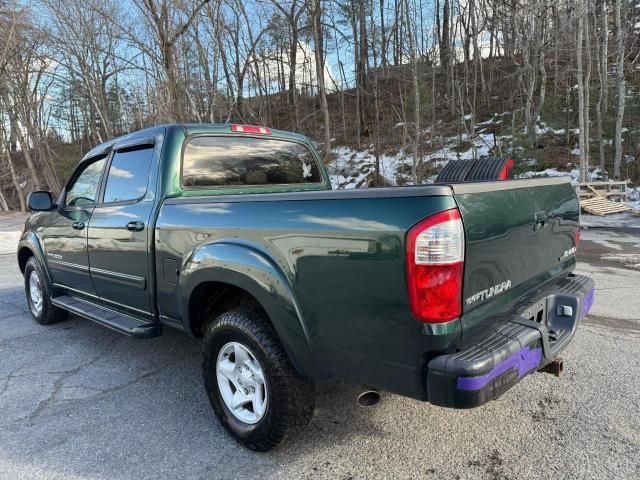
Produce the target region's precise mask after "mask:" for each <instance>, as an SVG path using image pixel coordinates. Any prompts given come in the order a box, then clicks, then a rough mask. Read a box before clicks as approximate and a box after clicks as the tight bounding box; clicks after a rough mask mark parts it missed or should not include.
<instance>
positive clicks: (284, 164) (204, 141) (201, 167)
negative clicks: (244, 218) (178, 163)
mask: <svg viewBox="0 0 640 480" xmlns="http://www.w3.org/2000/svg"><path fill="white" fill-rule="evenodd" d="M322 183H323V178H322V173H321V171H320V168H319V167H318V164H317V162H316V159H315V158H314V156H313V154H312V153H311V151H310V150H309V149H308V148H307V147H306V146H304V145H303V144H300V143H296V142H291V141H287V140H279V139H273V138H256V137H245V136H242V137H241V136H237V137H231V136H229V137H227V136H204V135H203V136H196V137H192V138H190V139H188V140H187V143H186V144H185V147H184V153H183V160H182V186H183V187H185V188H211V187H224V186H229V187H233V186H238V187H243V186H248V187H250V186H272V185H305V184H322Z"/></svg>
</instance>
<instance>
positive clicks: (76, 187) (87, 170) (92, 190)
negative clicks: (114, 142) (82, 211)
mask: <svg viewBox="0 0 640 480" xmlns="http://www.w3.org/2000/svg"><path fill="white" fill-rule="evenodd" d="M105 160H106V159H105V158H101V159H100V160H97V161H95V162H93V163H90V164H89V165H87V166H86V167H84V170H82V172H81V173H80V175H78V176H77V177H76V180H75V181H74V182H73V185H71V187H70V188H69V189H68V190H67V197H66V201H65V205H67V206H70V207H75V206H83V205H93V204H94V203H95V201H96V196H97V194H98V186H99V185H100V178H101V177H102V170H103V169H104V163H105Z"/></svg>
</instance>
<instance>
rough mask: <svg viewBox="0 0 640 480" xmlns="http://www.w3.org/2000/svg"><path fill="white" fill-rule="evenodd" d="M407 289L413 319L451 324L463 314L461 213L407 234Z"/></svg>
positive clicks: (434, 218)
mask: <svg viewBox="0 0 640 480" xmlns="http://www.w3.org/2000/svg"><path fill="white" fill-rule="evenodd" d="M406 261H407V288H408V293H409V305H410V307H411V312H412V313H413V316H414V317H415V318H416V319H417V320H419V321H421V322H426V323H440V322H447V321H449V320H453V319H455V318H458V317H459V316H460V314H461V313H462V278H463V273H464V229H463V226H462V219H461V218H460V212H459V211H458V210H457V209H452V210H445V211H444V212H440V213H437V214H435V215H433V216H431V217H429V218H426V219H425V220H423V221H421V222H420V223H418V224H417V225H416V226H414V227H413V228H412V229H411V230H409V233H408V234H407V256H406Z"/></svg>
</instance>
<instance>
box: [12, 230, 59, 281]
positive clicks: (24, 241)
mask: <svg viewBox="0 0 640 480" xmlns="http://www.w3.org/2000/svg"><path fill="white" fill-rule="evenodd" d="M31 257H35V258H36V259H37V260H38V262H40V266H41V267H42V270H43V271H44V274H45V275H46V281H47V282H48V283H49V285H51V284H52V283H53V282H52V279H51V274H50V273H49V268H48V266H47V262H46V261H45V256H44V252H43V250H42V245H41V243H40V238H39V237H38V236H37V235H36V234H35V233H34V232H28V233H25V235H24V236H23V237H22V238H21V239H20V241H19V242H18V267H19V268H20V272H22V273H23V274H24V269H25V268H26V266H27V262H28V261H29V258H31Z"/></svg>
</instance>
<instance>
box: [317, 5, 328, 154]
mask: <svg viewBox="0 0 640 480" xmlns="http://www.w3.org/2000/svg"><path fill="white" fill-rule="evenodd" d="M313 40H314V43H315V45H316V51H315V57H316V78H317V80H318V93H319V95H320V108H321V109H322V118H323V121H324V158H325V159H328V158H329V155H331V130H330V129H329V124H330V122H329V105H328V103H327V92H326V89H325V84H324V35H323V32H322V5H321V0H313Z"/></svg>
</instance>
